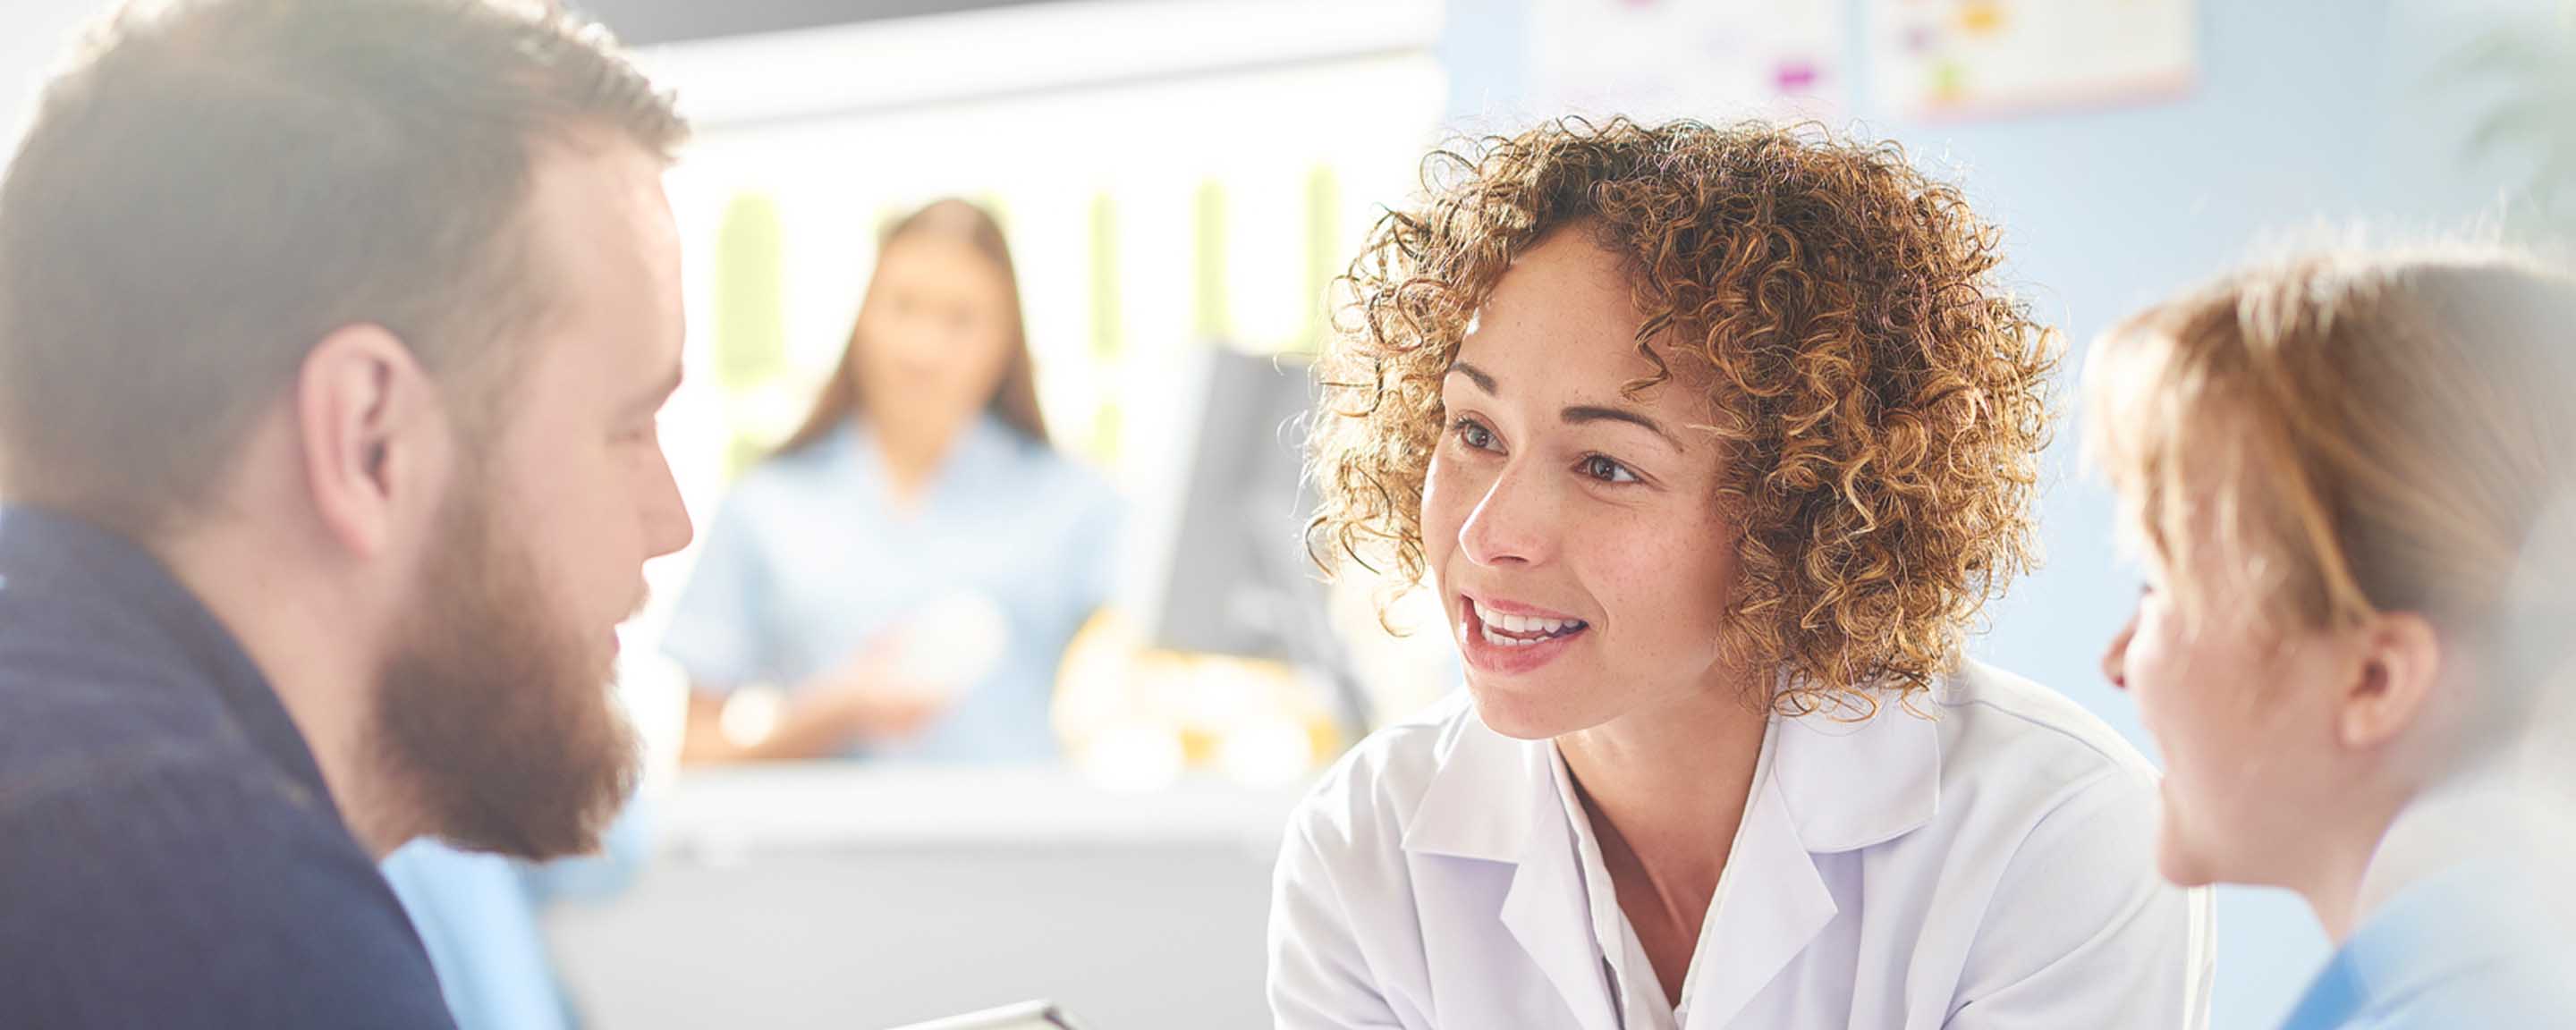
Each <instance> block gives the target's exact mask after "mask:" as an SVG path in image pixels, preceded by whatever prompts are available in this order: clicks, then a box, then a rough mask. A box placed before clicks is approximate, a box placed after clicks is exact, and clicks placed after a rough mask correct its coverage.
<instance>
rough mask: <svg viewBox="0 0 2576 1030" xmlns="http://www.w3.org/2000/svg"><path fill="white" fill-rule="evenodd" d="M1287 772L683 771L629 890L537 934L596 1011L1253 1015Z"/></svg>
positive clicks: (653, 1023)
mask: <svg viewBox="0 0 2576 1030" xmlns="http://www.w3.org/2000/svg"><path fill="white" fill-rule="evenodd" d="M1302 793H1303V788H1302V787H1289V788H1279V789H1251V788H1244V787H1238V786H1234V785H1231V784H1225V783H1220V782H1215V781H1189V782H1184V783H1183V784H1181V785H1179V786H1176V787H1173V788H1171V789H1168V790H1163V791H1157V792H1152V793H1125V792H1116V791H1109V790H1104V789H1101V788H1098V787H1094V786H1091V785H1089V784H1087V783H1085V782H1083V781H1082V780H1080V779H1079V778H1078V777H1076V776H1075V775H1074V774H1072V773H1071V772H1069V771H1064V770H1054V769H1046V770H1038V769H1031V770H985V769H976V770H878V769H870V768H866V767H848V766H809V767H784V768H768V769H756V770H742V771H730V770H729V771H723V772H716V773H691V774H690V775H688V776H686V777H683V778H682V780H681V781H680V782H679V784H678V785H677V786H676V787H675V788H674V789H673V791H672V792H671V793H669V794H667V795H665V796H663V797H661V798H659V799H657V800H656V802H655V807H654V812H655V823H656V828H657V831H658V833H657V840H658V842H659V843H658V847H657V849H656V850H657V853H656V855H655V856H654V859H653V861H651V862H650V863H648V865H647V866H646V868H645V870H644V872H643V873H642V875H641V876H640V877H639V878H638V879H637V881H636V882H635V883H634V885H633V886H632V888H631V889H629V890H627V891H626V892H624V893H622V894H620V895H619V896H617V897H616V898H615V899H613V900H611V901H608V902H606V903H604V904H599V905H591V906H567V907H562V908H558V909H557V910H556V911H554V912H552V913H551V914H549V915H548V917H547V920H546V921H547V929H548V934H549V936H550V937H551V938H552V943H553V946H554V950H555V953H556V956H557V962H558V968H559V969H560V970H561V971H562V973H563V976H564V979H565V982H566V987H567V988H568V989H569V990H570V991H571V992H572V993H573V995H574V997H575V998H576V999H577V1001H578V1003H579V1004H580V1006H581V1007H582V1009H583V1011H584V1012H585V1014H586V1015H588V1017H589V1018H590V1019H591V1020H592V1024H593V1025H594V1026H595V1027H597V1028H599V1030H646V1028H658V1027H693V1028H694V1027H748V1028H760V1027H777V1028H799V1027H815V1028H827V1027H828V1028H833V1030H874V1028H880V1027H885V1026H889V1025H895V1024H900V1023H905V1022H910V1021H913V1020H919V1019H926V1018H930V1017H933V1016H939V1015H946V1014H950V1013H955V1012H961V1011H967V1010H972V1009H976V1008H982V1007H986V1006H990V1005H994V1004H999V1003H1003V1002H1009V1001H1016V1000H1021V999H1027V998H1037V997H1049V998H1053V999H1055V1000H1057V1001H1059V1002H1062V1003H1064V1004H1065V1006H1066V1007H1067V1008H1068V1009H1070V1010H1071V1011H1072V1012H1073V1013H1074V1014H1075V1015H1076V1016H1078V1017H1082V1018H1084V1019H1085V1020H1086V1022H1087V1023H1089V1024H1090V1026H1091V1028H1092V1030H1164V1028H1169V1030H1182V1028H1193V1030H1195V1028H1203V1027H1258V1026H1266V1025H1268V1020H1269V1016H1268V1012H1267V1008H1266V1006H1265V1005H1264V1003H1263V1000H1262V993H1261V986H1262V974H1263V962H1264V956H1263V943H1262V942H1263V924H1264V921H1265V919H1266V917H1267V910H1268V904H1269V871H1270V865H1271V860H1272V857H1273V855H1274V853H1275V852H1276V849H1277V845H1278V839H1279V830H1280V827H1281V826H1282V824H1283V823H1284V821H1285V820H1286V818H1287V815H1288V812H1289V810H1290V808H1291V807H1293V806H1294V804H1295V803H1296V800H1297V798H1298V797H1299V796H1301V795H1302Z"/></svg>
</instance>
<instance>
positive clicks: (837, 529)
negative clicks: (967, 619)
mask: <svg viewBox="0 0 2576 1030" xmlns="http://www.w3.org/2000/svg"><path fill="white" fill-rule="evenodd" d="M1118 521H1119V504H1118V499H1117V495H1116V494H1115V493H1114V492H1113V491H1112V490H1111V489H1110V487H1109V485H1108V483H1107V482H1106V481H1105V480H1103V479H1102V478H1100V477H1099V476H1098V475H1097V474H1095V473H1093V472H1092V471H1090V470H1089V469H1087V468H1084V467H1083V466H1081V465H1079V464H1076V463H1075V462H1073V461H1071V460H1068V459H1066V458H1065V457H1063V456H1062V455H1060V454H1058V453H1057V452H1056V451H1054V450H1053V449H1051V448H1049V447H1047V446H1045V445H1043V444H1040V443H1038V442H1037V441H1034V440H1031V439H1029V438H1028V437H1026V436H1024V435H1022V434H1020V433H1019V432H1018V431H1017V430H1014V429H1012V428H1010V427H1009V426H1008V425H1007V424H1005V423H1003V422H1002V421H1001V420H1000V419H998V418H996V417H994V416H992V415H989V414H988V415H986V416H985V417H984V418H982V419H981V420H979V421H978V422H976V423H975V425H973V426H972V427H971V428H969V429H968V430H967V431H966V433H965V435H964V437H963V438H962V439H960V440H959V441H958V442H957V444H956V446H955V448H954V449H953V450H952V451H951V453H950V454H949V456H948V459H947V461H946V463H945V465H943V466H942V468H941V469H940V471H939V473H938V475H937V477H936V478H935V479H934V480H933V482H931V483H930V484H929V486H928V487H927V488H926V490H925V492H924V494H923V495H922V497H921V498H920V499H919V501H918V503H917V505H915V506H911V507H905V506H902V505H899V504H898V503H897V501H896V499H895V498H894V497H893V495H892V492H891V490H890V489H889V486H888V481H887V474H886V470H885V467H884V465H883V464H882V462H881V461H880V459H879V456H878V451H877V448H876V447H875V445H874V443H873V442H872V441H871V440H870V439H869V434H868V431H867V430H866V429H865V428H864V427H863V426H862V425H861V424H860V423H859V422H858V421H857V420H853V422H852V425H851V427H850V428H848V429H846V430H844V431H842V432H839V433H834V434H832V435H831V436H828V437H825V438H824V439H822V440H818V441H816V442H815V443H814V444H812V445H811V446H808V447H806V448H805V449H803V450H800V451H797V452H795V453H792V454H788V455H785V456H782V457H779V458H775V459H772V460H770V461H767V462H764V463H762V464H761V465H759V466H757V467H755V468H753V469H752V470H751V471H750V472H748V473H745V474H744V475H743V477H742V480H741V482H739V483H737V484H735V486H734V489H733V493H732V495H731V496H729V497H727V498H726V499H725V502H724V504H723V506H722V507H721V508H720V509H719V510H718V511H717V513H716V517H715V521H714V522H713V523H712V524H711V525H710V526H709V527H708V528H707V534H706V544H705V550H704V551H703V552H702V553H701V554H700V556H699V558H698V565H697V571H696V573H695V574H694V576H693V577H692V578H691V580H690V582H689V586H688V589H687V590H686V592H684V593H683V594H682V595H681V597H680V602H679V607H678V609H677V610H676V611H675V612H674V613H673V615H672V619H671V625H670V628H669V629H668V630H667V631H666V632H665V634H664V636H663V641H662V647H663V650H664V652H665V653H667V654H669V655H670V657H671V658H672V659H673V660H674V661H676V662H678V663H679V664H680V666H681V668H683V669H685V670H686V671H687V672H688V674H689V677H690V679H691V680H692V681H694V682H695V683H697V684H698V685H699V686H700V687H702V688H707V689H714V690H725V689H730V688H732V687H736V686H740V685H742V684H746V683H756V682H766V683H773V684H776V685H778V686H780V687H783V688H787V689H791V690H792V689H795V688H796V687H797V686H798V685H800V684H803V683H806V682H807V681H809V680H810V679H811V678H813V677H815V676H818V675H821V674H823V673H826V672H829V671H831V670H833V669H836V668H838V667H839V666H840V665H841V664H842V663H844V662H845V661H847V660H848V659H849V658H850V657H852V656H853V655H855V654H856V653H857V652H858V650H859V649H860V648H861V647H862V646H864V645H866V644H867V643H868V642H870V641H871V640H873V639H875V638H877V637H878V636H880V635H881V634H883V633H885V632H886V631H888V630H890V629H892V628H894V627H896V626H898V625H899V624H901V623H902V622H903V620H904V619H905V618H906V617H907V616H909V615H912V614H913V613H916V612H918V611H920V610H921V609H923V608H924V607H926V606H929V605H933V604H935V603H937V602H939V601H941V600H943V599H945V598H948V597H951V596H954V595H956V594H959V593H964V592H972V593H978V594H982V595H984V596H986V597H988V598H990V599H991V600H992V601H994V602H995V603H996V604H997V605H999V606H1000V608H1001V609H1002V611H1003V613H1004V615H1005V616H1006V618H1007V620H1008V625H1009V632H1010V637H1009V645H1008V648H1007V650H1006V652H1005V654H1004V655H1003V657H1002V660H1001V662H1000V664H999V665H998V666H997V667H995V669H994V671H993V672H992V674H991V675H989V676H987V677H986V678H985V679H984V680H983V681H982V682H980V683H975V684H971V685H968V686H967V687H966V688H965V690H964V692H963V693H962V694H960V695H959V697H958V698H957V699H956V701H955V703H954V704H953V705H952V706H951V707H950V708H949V709H948V711H947V712H946V713H945V714H943V715H941V716H940V717H939V718H937V719H936V720H934V721H933V722H932V723H931V724H930V725H929V726H927V727H925V728H924V729H923V731H922V732H921V734H920V735H919V736H917V737H915V738H913V739H911V740H909V741H906V742H903V743H901V744H893V745H862V746H860V747H857V748H854V749H853V750H852V752H851V756H852V757H865V758H877V759H897V760H909V761H922V762H942V763H1021V762H1042V761H1048V760H1052V759H1054V758H1055V757H1056V756H1057V754H1058V748H1057V743H1056V737H1055V732H1054V730H1053V728H1052V726H1051V724H1050V722H1049V707H1050V704H1051V702H1052V699H1053V696H1054V690H1055V681H1056V666H1057V664H1058V663H1059V662H1060V661H1061V659H1062V658H1063V656H1064V650H1065V647H1066V645H1067V644H1068V643H1070V642H1071V641H1072V639H1073V635H1074V633H1075V631H1077V630H1079V629H1081V628H1082V624H1083V622H1084V621H1085V620H1086V619H1088V618H1089V617H1090V616H1091V613H1092V612H1093V611H1095V610H1097V609H1098V608H1099V607H1100V606H1101V605H1102V604H1103V603H1104V602H1105V601H1106V600H1107V599H1108V597H1109V591H1110V581H1111V577H1112V575H1113V571H1114V568H1115V560H1114V557H1113V553H1112V552H1113V551H1114V549H1115V542H1116V536H1117V527H1118Z"/></svg>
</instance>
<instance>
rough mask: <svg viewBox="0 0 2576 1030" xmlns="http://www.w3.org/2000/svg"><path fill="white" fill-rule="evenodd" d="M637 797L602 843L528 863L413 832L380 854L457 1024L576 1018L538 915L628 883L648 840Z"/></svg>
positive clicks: (509, 1027) (532, 1023) (547, 1026)
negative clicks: (591, 850) (591, 852)
mask: <svg viewBox="0 0 2576 1030" xmlns="http://www.w3.org/2000/svg"><path fill="white" fill-rule="evenodd" d="M650 833H651V829H650V826H649V825H648V823H647V820H646V816H645V813H644V810H643V806H642V805H631V806H629V807H628V809H627V811H626V813H625V814H624V815H621V816H619V817H618V820H617V821H616V822H615V823H613V824H611V825H610V827H609V830H608V833H607V836H606V839H605V840H603V841H602V842H601V850H602V853H601V854H600V855H599V856H596V857H591V858H575V859H565V860H563V861H558V862H551V863H547V864H545V865H542V866H531V865H528V864H526V863H523V862H516V861H512V860H510V859H506V858H502V857H500V856H498V855H486V854H478V853H474V852H467V851H459V850H457V849H455V848H453V847H449V846H448V845H446V844H443V843H440V842H438V841H435V840H418V841H413V842H412V843H410V844H408V845H405V846H404V847H403V848H402V849H401V850H399V851H396V852H394V853H393V854H391V855H389V856H386V858H385V861H384V864H383V870H384V874H385V880H386V882H388V883H391V884H392V885H393V888H394V896H395V897H397V898H399V899H401V901H402V906H403V911H404V912H406V913H408V914H409V915H410V916H411V923H412V928H413V929H414V930H417V931H418V932H419V933H420V941H421V944H422V945H423V946H425V947H426V948H427V949H428V951H429V963H430V965H431V967H433V968H435V969H436V970H437V971H438V987H439V992H440V993H441V994H443V995H445V996H446V999H447V1007H448V1010H449V1011H450V1012H451V1013H453V1014H454V1015H455V1017H456V1026H457V1030H572V1028H574V1027H578V1026H580V1025H581V1022H580V1020H579V1019H578V1018H576V1017H575V1014H574V1011H573V1008H572V1005H571V1004H570V1001H569V998H568V997H567V995H566V994H565V992H564V990H563V986H562V984H561V983H560V982H558V981H557V979H556V977H555V972H554V967H553V964H552V963H551V962H550V961H548V955H547V951H546V941H545V936H544V934H543V933H542V931H541V929H540V927H539V926H538V923H537V915H538V913H539V911H541V910H542V909H543V908H544V907H545V906H546V905H548V904H550V903H552V902H555V901H559V900H595V899H598V898H603V897H605V896H607V895H611V894H614V893H616V892H618V891H620V890H623V889H625V886H626V884H627V883H629V882H630V881H632V880H633V879H634V877H635V874H636V872H637V871H638V869H639V868H640V867H641V866H642V864H643V862H644V859H645V852H646V851H647V850H648V848H649V847H650V843H651V842H650V840H649V836H650Z"/></svg>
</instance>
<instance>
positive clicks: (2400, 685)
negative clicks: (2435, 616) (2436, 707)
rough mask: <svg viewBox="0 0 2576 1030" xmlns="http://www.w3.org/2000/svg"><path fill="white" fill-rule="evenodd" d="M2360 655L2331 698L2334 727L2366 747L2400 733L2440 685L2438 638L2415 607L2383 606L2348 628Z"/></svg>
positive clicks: (2352, 744) (2348, 743)
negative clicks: (2408, 609) (2402, 609)
mask: <svg viewBox="0 0 2576 1030" xmlns="http://www.w3.org/2000/svg"><path fill="white" fill-rule="evenodd" d="M2350 632H2352V633H2353V634H2355V637H2354V638H2353V643H2354V646H2356V647H2357V648H2359V654H2358V661H2357V662H2356V663H2354V665H2353V666H2352V667H2351V672H2350V674H2349V676H2348V677H2347V678H2346V680H2345V681H2344V684H2343V686H2342V688H2341V693H2340V695H2339V696H2338V697H2337V698H2336V699H2335V702H2336V717H2335V733H2336V736H2337V737H2338V738H2340V739H2341V740H2342V742H2343V744H2344V746H2345V747H2348V748H2353V749H2355V750H2370V749H2375V748H2378V747H2381V746H2384V745H2386V744H2387V743H2389V742H2390V741H2393V740H2396V739H2397V738H2399V737H2401V736H2403V735H2404V734H2405V733H2406V732H2407V730H2408V729H2410V728H2412V727H2413V726H2415V725H2416V724H2417V723H2419V722H2421V721H2422V720H2423V719H2424V718H2425V716H2426V715H2427V713H2428V712H2429V711H2430V710H2431V709H2430V703H2431V702H2432V700H2433V698H2434V696H2435V692H2436V691H2439V690H2441V689H2442V638H2441V634H2440V633H2439V632H2437V631H2436V630H2435V629H2434V627H2433V624H2432V622H2431V621H2429V620H2427V619H2425V618H2424V617H2423V616H2421V615H2417V614H2415V613H2413V612H2387V613H2382V614H2379V615H2375V616H2372V617H2371V619H2370V621H2369V622H2368V623H2366V624H2364V625H2362V626H2359V627H2356V628H2354V629H2353V630H2351V631H2350Z"/></svg>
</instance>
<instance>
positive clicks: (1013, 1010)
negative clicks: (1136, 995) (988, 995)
mask: <svg viewBox="0 0 2576 1030" xmlns="http://www.w3.org/2000/svg"><path fill="white" fill-rule="evenodd" d="M891 1030H1082V1026H1081V1025H1080V1024H1078V1023H1075V1022H1074V1021H1073V1017H1071V1016H1068V1015H1065V1014H1064V1010H1063V1009H1060V1008H1057V1007H1056V1006H1055V1004H1054V1003H1053V1002H1045V1001H1026V1002H1021V1003H1019V1004H1017V1005H1004V1006H1002V1007H1000V1008H996V1009H985V1010H984V1011H982V1012H969V1013H966V1014H965V1015H962V1016H950V1017H948V1018H946V1019H934V1020H931V1021H930V1022H927V1023H913V1024H910V1025H906V1026H900V1027H893V1028H891Z"/></svg>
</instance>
